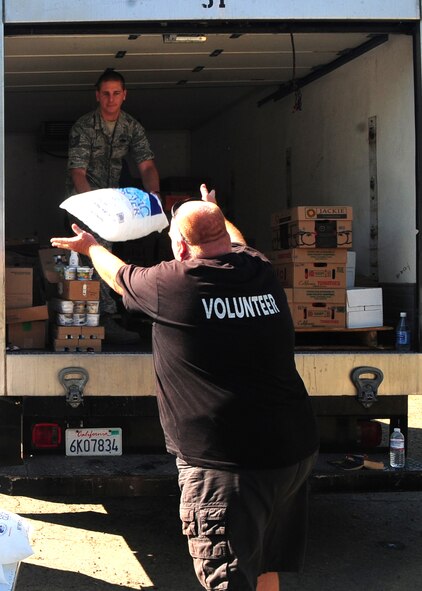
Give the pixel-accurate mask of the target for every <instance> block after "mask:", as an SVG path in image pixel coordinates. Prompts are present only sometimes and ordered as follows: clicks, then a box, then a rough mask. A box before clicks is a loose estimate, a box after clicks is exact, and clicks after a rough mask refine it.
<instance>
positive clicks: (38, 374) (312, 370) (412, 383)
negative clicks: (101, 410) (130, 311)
mask: <svg viewBox="0 0 422 591" xmlns="http://www.w3.org/2000/svg"><path fill="white" fill-rule="evenodd" d="M420 361H421V360H420V355H419V354H417V353H409V354H408V353H406V354H396V353H391V354H388V353H383V354H380V353H359V352H353V353H347V352H337V353H298V354H297V355H296V365H297V368H298V371H299V373H300V375H301V376H302V379H303V380H304V382H305V384H306V386H307V388H308V390H309V393H310V394H311V395H312V396H356V388H355V386H354V385H353V383H352V381H351V380H350V374H351V372H352V370H353V369H354V368H356V367H363V366H370V367H377V368H379V369H380V370H381V371H382V372H383V374H384V380H383V382H382V385H381V386H380V389H379V394H380V395H384V396H386V395H388V396H391V395H414V394H422V389H421V380H420ZM65 367H83V368H85V369H86V370H87V371H88V373H89V380H88V382H87V384H86V387H85V388H84V395H86V396H154V395H155V393H156V387H155V380H154V370H153V361H152V355H151V354H149V355H148V354H132V355H127V354H113V355H108V354H106V353H104V354H95V353H93V354H90V355H81V354H72V353H68V354H66V355H65V356H63V355H60V354H57V355H55V354H47V355H46V354H39V353H38V354H31V355H16V354H13V355H9V356H8V357H7V394H8V396H23V397H25V396H60V395H63V394H64V391H63V387H62V385H61V384H60V382H59V380H58V373H59V371H60V370H61V369H63V368H65Z"/></svg>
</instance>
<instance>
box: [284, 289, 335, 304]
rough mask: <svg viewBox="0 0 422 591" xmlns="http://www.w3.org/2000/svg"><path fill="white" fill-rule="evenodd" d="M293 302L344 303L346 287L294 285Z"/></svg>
mask: <svg viewBox="0 0 422 591" xmlns="http://www.w3.org/2000/svg"><path fill="white" fill-rule="evenodd" d="M293 301H294V303H295V304H296V303H301V304H304V303H311V304H312V303H315V304H321V303H327V302H329V303H330V304H341V305H342V306H345V305H346V289H345V288H344V289H332V288H329V287H294V288H293Z"/></svg>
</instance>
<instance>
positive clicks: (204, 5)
mask: <svg viewBox="0 0 422 591" xmlns="http://www.w3.org/2000/svg"><path fill="white" fill-rule="evenodd" d="M5 6H6V8H5V17H6V22H8V23H45V22H47V23H54V22H58V23H62V22H68V21H70V22H83V23H86V22H105V21H115V22H118V21H133V20H142V21H155V20H160V21H166V22H167V21H173V20H187V21H192V20H197V19H228V20H231V19H259V20H272V19H280V18H283V20H287V21H288V20H293V19H294V20H297V19H306V20H334V19H335V20H342V19H345V20H353V19H360V20H371V19H380V20H382V19H418V18H419V14H420V12H419V3H418V2H417V1H416V0H401V2H400V3H397V2H395V1H394V0H385V1H382V0H365V2H358V3H356V2H345V1H344V0H333V1H332V2H330V4H329V5H326V4H324V3H321V2H318V0H307V1H306V2H300V3H299V4H296V3H295V4H292V3H289V2H283V3H282V4H281V5H280V3H279V2H276V1H274V0H260V2H255V1H254V0H242V1H241V2H240V1H237V2H235V1H234V0H205V1H202V0H190V1H189V2H174V3H172V4H171V3H168V2H167V1H166V0H149V1H148V0H141V1H139V2H133V3H127V2H123V1H121V2H115V1H113V0H108V1H102V2H101V1H100V0H93V1H91V2H90V3H89V4H88V5H87V3H86V2H83V0H75V2H72V3H67V2H59V3H57V2H54V1H51V0H43V1H42V2H34V1H33V0H21V1H20V2H13V0H9V1H8V2H7V1H6V2H5Z"/></svg>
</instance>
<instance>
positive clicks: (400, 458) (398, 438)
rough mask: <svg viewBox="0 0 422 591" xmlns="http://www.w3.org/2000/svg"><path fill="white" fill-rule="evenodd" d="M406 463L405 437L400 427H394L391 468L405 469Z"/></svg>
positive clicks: (391, 443)
mask: <svg viewBox="0 0 422 591" xmlns="http://www.w3.org/2000/svg"><path fill="white" fill-rule="evenodd" d="M405 462H406V459H405V455H404V435H403V433H402V432H401V431H400V428H399V427H394V431H393V432H392V433H391V436H390V466H391V467H392V468H404V465H405Z"/></svg>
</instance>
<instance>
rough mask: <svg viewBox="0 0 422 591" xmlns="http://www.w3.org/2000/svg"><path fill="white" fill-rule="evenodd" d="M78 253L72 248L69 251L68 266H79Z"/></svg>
mask: <svg viewBox="0 0 422 591" xmlns="http://www.w3.org/2000/svg"><path fill="white" fill-rule="evenodd" d="M79 264H80V263H79V255H78V253H77V252H75V251H74V250H71V251H70V257H69V267H79Z"/></svg>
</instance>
